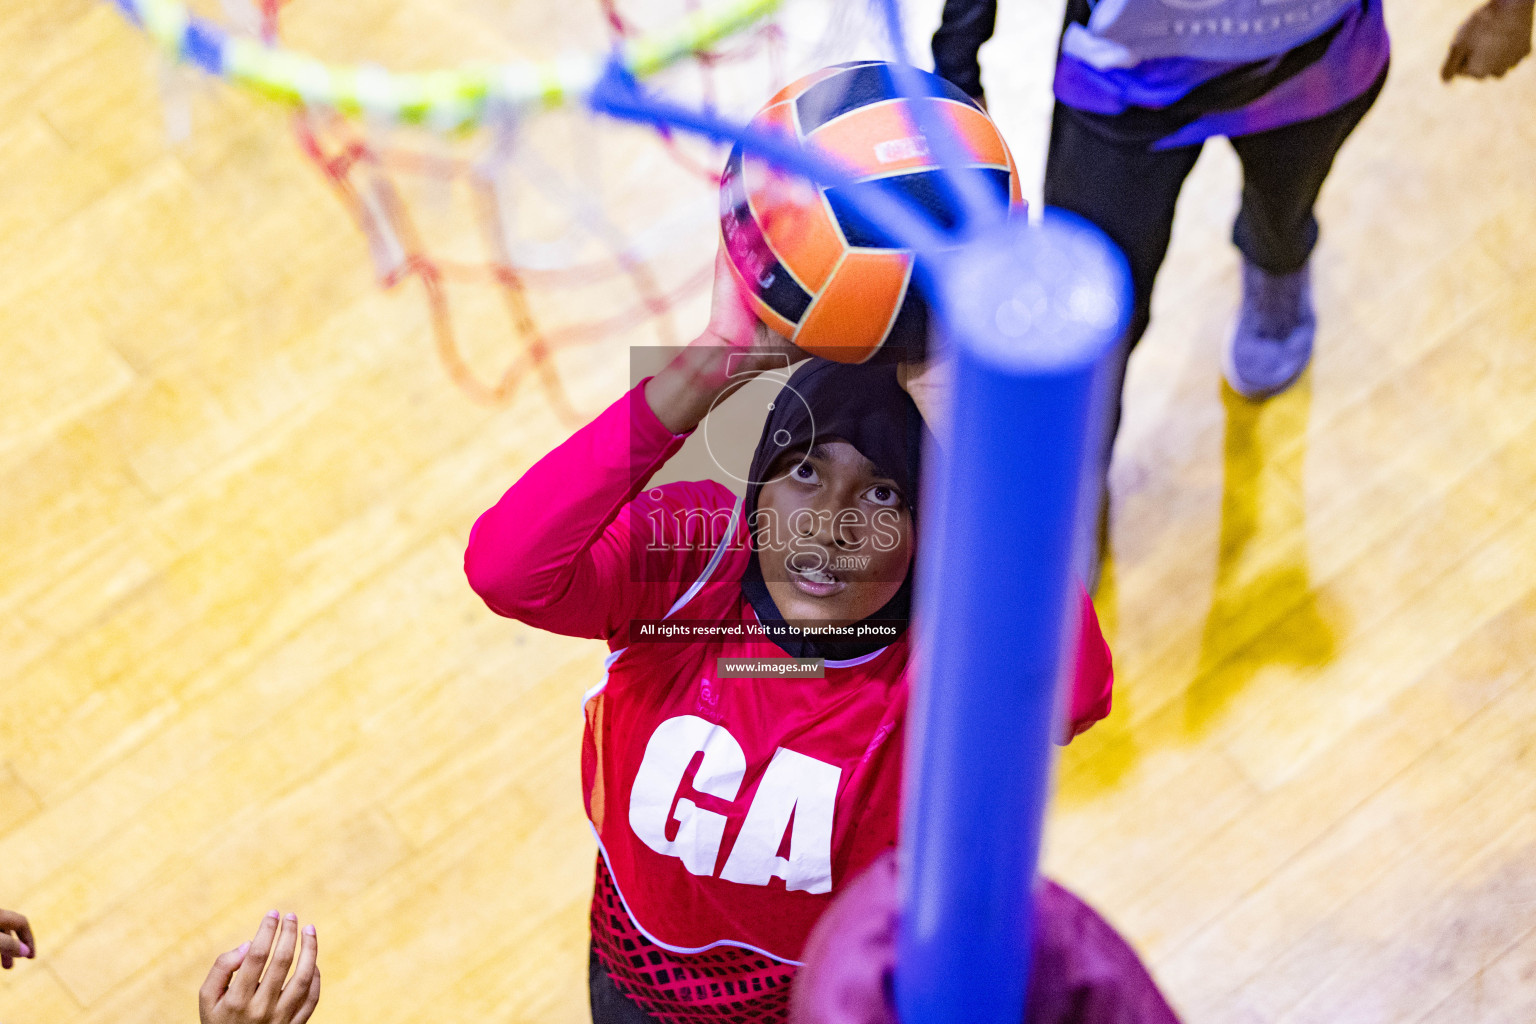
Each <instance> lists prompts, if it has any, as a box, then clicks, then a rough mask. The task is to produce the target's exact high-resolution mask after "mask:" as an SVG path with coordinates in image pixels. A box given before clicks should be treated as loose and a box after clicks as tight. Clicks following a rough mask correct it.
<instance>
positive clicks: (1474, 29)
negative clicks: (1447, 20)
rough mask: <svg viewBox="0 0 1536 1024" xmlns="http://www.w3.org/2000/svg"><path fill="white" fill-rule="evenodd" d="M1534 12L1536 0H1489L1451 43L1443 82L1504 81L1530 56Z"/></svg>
mask: <svg viewBox="0 0 1536 1024" xmlns="http://www.w3.org/2000/svg"><path fill="white" fill-rule="evenodd" d="M1533 10H1536V0H1488V2H1487V3H1485V4H1483V6H1481V7H1479V8H1478V9H1477V10H1475V11H1473V12H1472V14H1471V15H1470V16H1469V17H1468V18H1467V20H1466V21H1464V22H1462V25H1461V28H1459V29H1457V31H1456V37H1455V38H1454V39H1452V40H1451V49H1450V52H1449V53H1447V54H1446V56H1445V64H1444V65H1443V66H1442V67H1441V68H1440V79H1441V81H1445V82H1449V81H1450V80H1451V79H1453V78H1455V77H1456V76H1457V75H1466V76H1467V77H1468V78H1487V77H1489V76H1492V77H1494V78H1503V77H1504V72H1506V71H1508V70H1509V69H1510V68H1512V67H1514V66H1515V65H1516V64H1518V63H1520V61H1522V60H1523V59H1525V57H1526V55H1527V54H1529V53H1530V52H1531V22H1532V11H1533Z"/></svg>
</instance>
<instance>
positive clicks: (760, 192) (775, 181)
mask: <svg viewBox="0 0 1536 1024" xmlns="http://www.w3.org/2000/svg"><path fill="white" fill-rule="evenodd" d="M743 177H744V178H745V181H746V186H747V202H748V204H749V206H750V208H751V211H752V218H753V219H754V220H755V221H757V224H758V227H760V228H761V229H762V232H763V237H764V238H765V239H767V241H768V244H769V246H771V247H772V248H773V251H774V254H775V255H777V256H778V258H779V262H780V263H782V264H784V266H785V267H787V268H788V269H789V272H790V273H791V274H793V275H794V276H795V279H796V280H797V281H799V282H800V284H801V285H803V286H804V287H805V290H806V291H809V292H816V291H818V290H820V288H821V286H822V285H824V284H826V281H827V277H828V275H830V274H831V273H832V270H833V268H835V267H836V266H837V261H838V260H839V259H840V258H841V257H842V255H843V252H844V250H845V249H847V245H846V244H845V243H844V242H843V236H842V233H841V232H839V231H838V230H837V226H836V224H835V223H834V222H833V220H832V213H831V211H830V210H828V209H827V204H826V203H824V202H822V200H821V195H820V193H819V192H818V190H817V189H816V186H814V185H812V184H811V183H810V182H808V181H804V180H803V179H799V178H792V177H789V176H787V175H783V174H777V173H775V172H774V171H773V170H772V169H771V168H770V167H768V166H767V165H766V164H763V163H761V162H759V161H757V160H747V161H745V163H744V164H743Z"/></svg>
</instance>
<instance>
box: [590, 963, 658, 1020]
mask: <svg viewBox="0 0 1536 1024" xmlns="http://www.w3.org/2000/svg"><path fill="white" fill-rule="evenodd" d="M587 956H588V960H587V989H588V995H589V998H590V999H591V1002H592V1024H656V1018H655V1017H652V1016H651V1015H650V1014H648V1013H646V1012H645V1011H644V1010H642V1009H640V1007H638V1006H636V1005H635V1004H634V1003H632V1002H630V1001H629V998H628V997H627V996H625V995H624V993H622V992H620V991H619V990H618V987H617V986H616V985H614V983H613V979H612V978H610V977H608V971H607V970H606V969H604V967H603V963H602V961H601V960H599V959H598V958H597V954H596V953H588V954H587Z"/></svg>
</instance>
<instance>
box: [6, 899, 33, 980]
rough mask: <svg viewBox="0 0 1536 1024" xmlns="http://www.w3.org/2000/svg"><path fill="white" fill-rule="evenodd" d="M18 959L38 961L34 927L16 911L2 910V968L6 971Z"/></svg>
mask: <svg viewBox="0 0 1536 1024" xmlns="http://www.w3.org/2000/svg"><path fill="white" fill-rule="evenodd" d="M18 959H26V960H35V959H37V942H36V941H35V940H34V939H33V938H32V926H31V925H30V924H28V923H27V919H26V918H25V917H23V916H22V915H20V914H18V913H16V911H14V910H0V967H3V968H5V969H6V970H10V969H11V965H12V964H14V963H15V962H16V961H17V960H18Z"/></svg>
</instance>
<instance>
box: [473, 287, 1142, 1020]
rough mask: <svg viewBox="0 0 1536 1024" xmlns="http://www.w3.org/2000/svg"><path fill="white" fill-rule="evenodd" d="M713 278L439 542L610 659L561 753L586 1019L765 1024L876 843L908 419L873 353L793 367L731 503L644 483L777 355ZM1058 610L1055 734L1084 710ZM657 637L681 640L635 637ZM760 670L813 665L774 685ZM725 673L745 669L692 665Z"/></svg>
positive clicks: (910, 501) (1081, 653) (1090, 655)
mask: <svg viewBox="0 0 1536 1024" xmlns="http://www.w3.org/2000/svg"><path fill="white" fill-rule="evenodd" d="M715 278H716V280H715V292H714V300H713V308H712V311H711V316H710V321H709V325H708V327H706V329H705V331H704V333H703V334H702V335H700V336H699V338H698V339H697V340H696V341H695V342H694V343H693V344H691V345H690V346H689V347H688V348H686V349H685V350H684V351H683V352H682V353H681V354H680V355H679V357H678V358H677V359H675V360H674V361H673V362H672V363H671V364H670V365H669V366H668V367H667V368H666V369H665V370H663V371H662V372H660V373H658V374H657V375H656V376H655V377H652V378H649V379H647V380H646V381H644V382H643V383H642V384H641V385H640V386H638V387H636V388H635V389H634V390H633V391H631V392H629V393H628V394H626V395H625V396H624V397H623V398H621V399H620V400H619V401H617V402H615V403H614V404H613V405H612V406H610V407H609V408H608V409H607V410H606V411H605V412H603V413H602V414H601V415H599V416H598V417H597V418H596V419H595V420H594V421H593V422H592V423H590V424H588V425H587V426H586V427H584V428H582V429H581V430H579V431H577V432H576V433H575V434H574V435H573V436H572V437H571V438H570V439H569V440H568V441H566V442H565V443H564V444H562V445H560V446H559V447H558V448H556V449H555V450H554V451H553V452H551V453H550V454H549V455H547V456H545V458H543V459H542V460H541V461H540V462H538V463H537V464H536V465H535V466H533V467H532V468H531V469H530V470H529V471H528V472H527V473H526V474H524V476H523V477H522V479H520V480H519V481H518V482H517V483H516V484H515V485H513V487H512V488H511V490H509V491H508V492H507V493H506V494H505V496H503V497H502V499H501V500H500V501H499V502H498V503H497V504H496V505H495V507H493V508H491V509H490V510H489V511H487V512H486V513H485V514H484V515H482V516H481V517H480V519H479V521H478V522H477V523H476V524H475V527H474V530H473V532H472V533H471V536H470V540H469V546H468V550H467V552H466V555H465V571H466V573H467V575H468V577H469V580H470V583H471V585H472V586H473V587H474V589H475V591H476V592H477V593H479V594H480V595H481V597H482V598H483V599H484V600H485V602H486V603H487V605H489V606H490V608H491V609H492V610H494V611H496V612H498V613H500V614H502V615H505V616H509V617H511V618H515V619H518V620H520V621H522V622H525V623H528V624H529V625H532V626H536V627H538V628H541V629H547V630H551V631H554V632H558V633H562V634H566V635H571V636H583V637H592V638H600V639H603V640H606V641H607V642H608V645H609V647H610V649H611V650H612V653H611V654H610V656H609V658H608V664H607V674H606V676H605V678H604V679H603V680H602V682H600V683H599V684H598V685H597V686H596V687H594V689H593V690H592V691H591V692H590V693H589V694H588V698H587V702H586V722H587V728H586V736H585V745H584V752H583V766H582V767H583V785H584V787H585V795H586V804H587V811H588V815H589V817H590V819H591V822H592V827H593V829H594V831H595V832H596V835H597V839H598V843H599V848H600V855H599V857H598V862H597V880H596V888H595V892H594V895H593V901H592V918H591V925H592V954H591V998H592V1010H593V1018H594V1020H595V1021H597V1022H598V1024H608V1022H642V1024H643V1022H645V1021H652V1020H654V1021H661V1022H664V1024H704V1022H713V1021H722V1022H727V1021H748V1020H750V1021H783V1020H784V1019H785V1015H786V1013H787V1005H788V994H789V982H790V980H791V978H792V977H793V975H794V972H795V969H796V967H797V966H798V965H799V961H800V959H801V955H802V947H803V946H804V943H805V940H806V936H807V935H808V934H809V932H810V929H811V926H812V925H813V924H814V923H815V921H816V919H817V917H818V916H819V915H820V914H821V912H822V910H823V909H824V908H825V907H826V906H827V904H828V903H829V901H830V900H831V899H832V897H833V895H834V894H835V893H837V892H838V891H839V887H840V886H842V885H843V884H845V883H846V882H847V881H848V880H850V879H852V878H853V877H854V876H855V875H856V874H857V873H858V872H859V871H860V870H861V869H863V868H864V867H865V866H867V865H868V864H870V863H871V862H872V861H873V860H874V859H875V858H876V857H877V856H878V855H879V854H880V853H881V852H882V851H884V850H887V849H889V848H891V847H892V846H894V844H895V842H896V826H897V815H898V810H899V793H900V772H901V752H902V742H903V740H902V729H903V723H904V720H905V713H906V704H907V672H908V666H909V664H910V657H911V652H910V649H909V642H910V641H909V636H908V630H907V629H906V624H907V620H908V614H909V602H910V595H911V590H912V563H913V556H914V553H915V549H916V545H917V544H918V543H919V540H918V537H919V531H918V527H917V524H918V523H920V522H921V514H920V511H919V509H918V506H917V495H918V473H919V461H918V456H919V453H920V451H921V447H922V441H923V431H924V427H923V424H922V421H921V418H920V416H919V413H918V409H917V407H916V406H915V405H914V404H913V401H912V399H911V397H909V395H908V393H907V392H906V391H904V390H903V389H902V387H901V386H900V384H899V383H898V380H897V371H896V368H895V367H894V366H893V365H889V364H887V365H879V366H877V365H867V364H866V365H859V366H855V365H847V364H842V363H834V362H828V361H825V360H820V359H815V360H811V361H810V362H808V363H806V364H805V365H803V366H801V367H800V368H799V369H798V370H797V371H796V372H795V373H794V375H793V376H792V377H791V378H790V380H789V383H788V385H787V386H786V387H785V388H784V389H783V390H782V391H781V392H780V394H779V397H778V398H777V399H776V400H775V402H774V403H773V405H772V406H771V410H772V411H771V413H770V415H769V418H768V422H767V423H766V424H765V426H764V429H763V434H762V440H761V441H760V443H759V446H758V449H757V452H756V454H755V456H754V458H753V466H752V472H751V474H750V478H751V480H752V481H754V482H753V483H751V484H750V485H749V486H748V488H747V494H746V496H745V498H744V499H742V500H738V499H737V498H736V497H735V495H733V494H732V493H731V492H730V491H729V490H728V489H727V488H726V487H724V486H723V485H721V484H718V483H715V482H713V481H702V482H696V483H674V484H668V485H666V486H662V487H655V488H650V487H648V482H649V480H650V477H651V476H652V474H653V473H655V471H656V470H657V469H658V467H660V466H661V465H662V464H663V463H665V462H666V461H667V459H668V458H669V457H670V456H671V455H672V454H673V453H674V452H676V451H677V450H678V448H679V447H680V446H681V445H682V443H683V441H684V439H685V437H686V436H687V435H688V433H689V432H690V431H692V430H693V429H694V428H695V427H696V426H698V424H699V423H700V422H701V420H702V419H703V418H704V416H705V415H706V413H707V412H708V411H709V409H710V408H711V407H712V406H713V405H714V404H715V402H716V401H717V400H718V399H719V398H720V397H721V396H722V395H723V394H725V393H726V391H727V390H728V389H729V388H730V387H733V386H736V385H737V384H738V383H739V382H740V381H741V380H742V379H743V377H744V376H745V375H749V374H751V373H752V372H756V371H761V370H763V369H767V368H771V367H783V366H784V363H785V358H786V356H788V357H791V358H793V357H796V356H798V355H799V354H798V353H797V352H795V350H793V349H792V348H790V347H789V345H788V343H787V342H783V341H782V340H775V339H776V336H774V335H771V334H770V333H769V332H768V331H767V330H766V328H764V327H763V326H762V325H761V324H760V323H759V322H758V321H757V319H756V317H755V316H754V315H753V313H752V312H751V310H750V308H749V307H748V306H747V304H746V301H745V300H744V299H743V298H742V296H741V295H740V293H739V292H738V290H737V288H736V285H735V282H734V280H733V279H732V277H731V275H730V272H729V270H728V269H727V267H726V265H725V264H724V262H723V261H718V260H717V263H716V274H715ZM1007 542H1008V539H1007V538H1006V537H999V538H998V543H1000V544H1005V543H1007ZM1082 600H1083V603H1082V612H1083V614H1082V622H1083V625H1082V630H1081V639H1080V645H1079V650H1078V652H1077V674H1076V681H1075V685H1074V689H1073V695H1072V700H1071V709H1070V718H1071V721H1070V722H1069V723H1068V722H1064V723H1063V736H1064V737H1065V736H1066V735H1070V734H1071V733H1072V732H1076V731H1080V730H1081V729H1082V728H1084V727H1086V726H1087V725H1088V724H1090V723H1091V722H1093V721H1095V720H1097V719H1098V718H1101V717H1103V716H1104V715H1105V714H1107V713H1108V709H1109V691H1110V684H1111V673H1110V666H1109V653H1108V650H1107V648H1106V647H1105V644H1104V641H1103V638H1102V636H1101V635H1100V632H1099V628H1098V623H1097V620H1096V619H1095V617H1094V615H1093V609H1092V606H1091V605H1090V604H1089V603H1088V601H1087V597H1086V595H1084V597H1083V599H1082ZM658 623H659V625H660V626H662V627H666V626H672V627H675V628H687V629H688V630H690V631H692V632H690V633H689V634H685V635H683V636H680V637H678V636H674V637H673V638H672V639H671V640H669V641H667V642H648V640H651V639H654V638H655V637H656V636H660V635H665V630H662V629H659V628H657V626H658ZM790 625H796V626H800V627H804V628H805V630H806V631H805V632H802V633H798V634H797V633H794V632H792V631H790V630H789V629H788V626H790ZM827 625H834V626H837V627H840V628H841V630H842V631H841V632H838V633H836V634H833V635H826V634H822V635H817V634H816V633H814V632H812V630H813V629H815V628H818V627H825V626H827ZM759 630H765V631H767V632H766V633H763V632H759ZM786 655H790V656H795V657H802V658H822V659H825V661H824V666H825V667H824V672H825V674H824V676H822V677H818V678H783V677H778V678H775V677H774V676H773V675H772V669H773V667H774V666H784V665H786V664H788V663H789V659H788V658H787V657H786ZM750 660H756V661H759V662H763V663H764V665H763V666H762V667H761V668H760V670H759V672H758V675H757V676H756V677H737V676H734V675H733V676H725V675H723V674H722V673H721V672H720V671H719V670H720V669H721V668H722V667H725V668H729V665H728V664H724V663H726V662H738V663H739V662H741V661H750ZM998 782H999V785H1006V784H1007V780H1005V779H1000V780H998Z"/></svg>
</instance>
